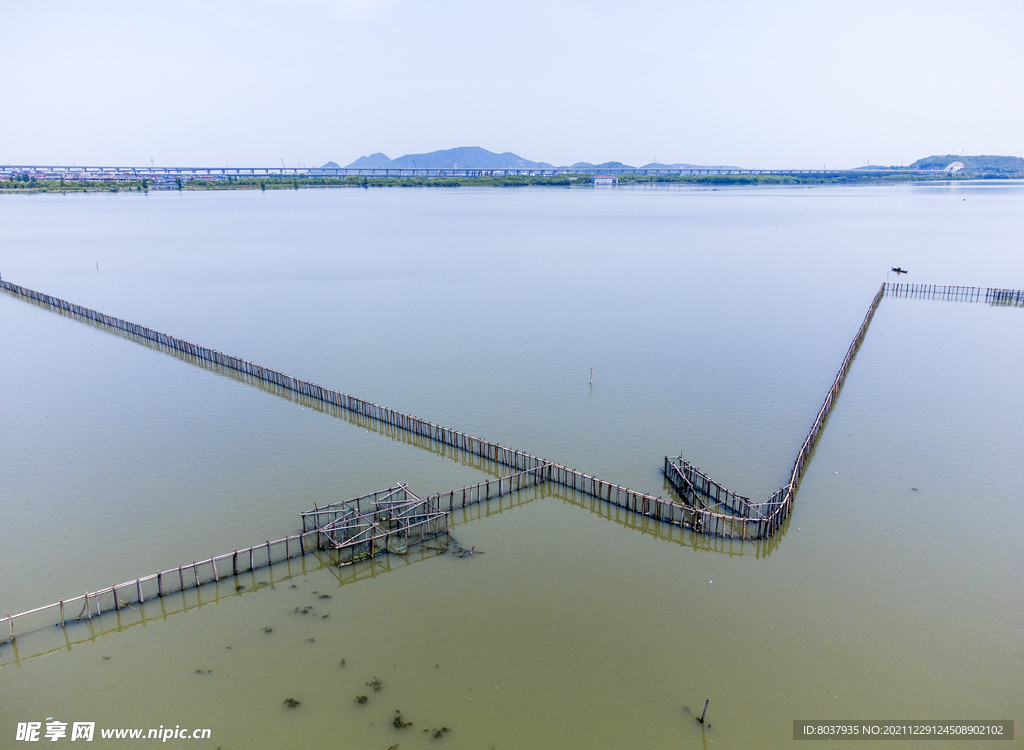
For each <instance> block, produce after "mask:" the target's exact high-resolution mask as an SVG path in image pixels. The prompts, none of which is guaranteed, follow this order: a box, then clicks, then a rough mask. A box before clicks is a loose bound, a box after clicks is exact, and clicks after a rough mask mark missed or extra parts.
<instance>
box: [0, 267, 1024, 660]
mask: <svg viewBox="0 0 1024 750" xmlns="http://www.w3.org/2000/svg"><path fill="white" fill-rule="evenodd" d="M0 288H2V289H4V290H5V291H7V292H8V293H10V294H12V295H14V296H16V297H19V298H21V299H24V300H28V301H30V302H32V303H35V304H37V305H39V306H41V307H44V308H47V309H49V310H52V311H54V312H57V313H58V314H61V315H64V316H66V317H70V318H73V319H75V320H78V321H81V322H84V323H87V324H89V325H92V326H94V327H98V328H102V329H104V330H106V331H108V332H112V333H115V334H117V335H120V336H122V337H124V338H127V339H129V340H131V341H134V342H136V343H140V344H144V345H146V346H149V347H151V348H155V349H158V350H160V351H163V352H165V353H168V354H172V355H174V356H178V357H182V358H185V359H186V360H188V361H195V362H201V363H206V364H208V365H211V366H214V367H217V368H223V369H224V370H227V371H230V372H233V373H235V374H237V375H238V376H239V377H241V378H242V379H244V380H246V381H248V382H251V383H253V384H257V385H261V386H263V387H269V388H270V389H272V390H274V391H276V392H279V393H290V394H293V395H294V396H297V397H299V398H301V399H302V400H309V401H312V402H315V403H319V404H322V405H323V406H324V407H325V408H328V409H331V410H334V409H337V410H342V411H345V412H348V413H351V414H352V415H355V416H356V417H357V418H359V419H360V420H368V421H373V422H376V423H379V424H380V425H382V426H384V427H386V428H389V429H393V430H396V431H401V432H404V433H407V434H409V435H410V436H412V437H414V438H415V439H416V440H417V441H418V442H419V441H424V442H425V443H427V444H429V445H432V446H435V447H437V448H439V449H443V450H445V451H455V452H464V453H467V454H470V455H472V456H477V457H479V458H482V459H484V460H485V461H488V462H492V463H494V464H497V465H500V466H504V467H507V468H510V469H512V470H513V472H512V473H511V474H508V475H506V476H500V477H497V478H495V479H491V480H488V481H485V482H480V483H477V484H474V485H470V486H467V487H462V488H459V489H454V490H451V491H449V492H442V493H438V494H436V495H432V496H430V497H420V496H418V495H416V494H415V493H413V492H412V491H411V490H410V489H409V487H408V485H406V484H398V485H396V486H394V487H391V488H388V489H387V490H381V491H378V492H374V493H370V494H368V495H364V496H361V497H358V498H354V499H352V500H347V501H343V502H339V503H333V504H330V505H327V506H324V507H322V508H317V507H314V509H313V510H311V511H307V512H304V513H302V514H301V516H300V517H301V522H302V531H301V532H299V533H297V534H294V535H290V536H284V537H281V538H279V539H276V540H273V541H271V540H267V541H265V542H263V543H260V544H256V545H253V546H251V547H247V548H244V549H236V550H233V551H232V552H230V553H227V554H223V555H219V556H214V557H211V558H209V559H206V560H202V561H193V562H192V563H191V564H186V565H182V566H179V567H178V568H173V569H170V570H166V571H159V572H157V573H155V574H152V575H147V576H142V577H139V578H137V579H135V580H133V581H127V582H125V583H120V584H115V585H113V586H110V587H107V588H103V589H99V590H97V591H93V592H87V593H85V594H83V595H81V596H77V597H72V598H69V599H61V600H59V601H58V602H56V603H54V604H50V605H46V606H44V607H38V608H36V609H32V610H29V611H27V612H22V613H19V614H14V615H12V614H7V616H6V617H3V616H0V622H3V620H6V621H7V631H8V632H7V638H8V640H9V642H10V643H11V644H12V645H13V644H14V643H15V639H16V636H17V633H16V629H15V623H16V622H18V621H20V624H19V627H18V628H17V630H18V631H20V632H21V633H31V632H34V631H37V630H39V629H41V628H42V627H45V626H48V625H57V626H59V627H62V628H63V627H65V626H66V625H67V623H68V622H74V621H83V620H86V621H88V620H91V619H92V618H93V617H98V616H99V615H101V614H103V613H105V612H119V611H121V610H122V609H124V608H126V607H133V608H134V606H136V605H138V606H140V607H141V606H142V605H143V604H144V603H145V601H146V600H147V599H150V600H153V599H161V598H163V597H165V596H167V595H169V594H174V593H179V592H180V593H181V594H182V595H183V594H184V592H185V591H186V590H189V589H197V590H198V589H199V588H200V587H201V586H203V585H205V584H209V583H219V582H220V580H221V578H227V577H230V576H236V577H237V576H238V575H239V574H242V573H246V572H252V571H255V570H257V569H260V568H265V567H268V566H272V565H275V564H277V563H281V562H285V561H288V560H291V559H293V558H296V557H302V556H304V555H306V554H308V553H310V552H320V553H326V554H327V555H328V559H329V560H330V562H331V564H332V565H336V566H345V565H349V564H352V563H355V562H359V561H363V560H372V559H374V558H375V557H376V556H378V555H381V554H383V553H392V554H407V553H408V552H409V550H410V549H412V548H415V547H421V546H423V545H424V543H425V542H427V541H431V540H440V542H441V547H435V549H438V548H439V549H446V548H447V547H446V545H445V540H446V538H447V535H448V531H449V516H450V515H451V514H452V513H453V512H454V511H456V510H457V509H463V510H464V509H466V508H470V507H472V506H475V505H479V504H481V503H485V502H487V501H490V500H492V499H499V500H500V499H501V498H504V497H508V496H510V495H515V494H517V493H520V492H523V491H524V490H528V489H531V488H537V487H539V486H541V485H548V484H550V485H555V486H557V487H559V488H564V490H567V491H569V492H570V494H572V495H579V496H583V497H584V498H591V499H592V500H596V501H599V502H601V503H607V504H608V505H609V506H615V507H617V508H621V509H623V510H625V511H628V512H629V513H632V514H635V515H638V516H643V517H647V518H649V519H652V520H653V521H655V522H661V523H663V524H667V525H668V526H670V527H677V528H678V529H679V530H680V531H682V530H688V531H691V532H694V533H696V534H701V535H706V536H707V537H711V538H720V539H723V540H736V541H738V542H739V543H745V542H748V541H760V540H767V539H770V538H771V537H772V536H773V535H775V534H776V532H778V531H779V529H780V528H781V527H782V524H783V522H784V521H785V519H786V518H787V517H788V516H789V513H790V512H791V510H792V507H793V501H794V497H795V495H796V492H797V489H798V487H799V482H800V478H801V476H802V475H803V472H804V469H805V468H806V466H807V463H808V462H809V460H810V458H811V454H812V452H813V450H814V446H815V444H816V443H817V440H818V438H819V437H820V435H821V431H822V430H823V429H824V427H825V424H826V422H827V419H828V416H829V414H830V412H831V411H832V408H833V406H834V405H835V402H836V400H837V398H838V396H839V392H840V390H841V389H842V386H843V382H844V381H845V379H846V375H847V373H848V372H849V369H850V366H851V364H852V362H853V359H854V357H855V355H856V353H857V350H858V349H859V348H860V345H861V343H862V342H863V341H864V338H865V336H866V334H867V329H868V327H869V326H870V324H871V319H872V317H873V316H874V313H875V310H876V309H877V308H878V305H879V303H880V302H881V300H882V298H883V297H885V296H895V297H911V298H924V299H938V300H951V301H967V302H986V303H988V304H991V305H998V306H1014V307H1022V306H1024V291H1022V290H1013V289H994V288H984V289H983V288H979V287H961V286H956V287H953V286H933V285H918V284H895V283H883V284H882V285H881V286H880V287H879V289H878V291H877V292H876V293H875V295H874V297H873V298H872V300H871V303H870V305H869V306H868V310H867V313H866V314H865V316H864V319H863V321H862V322H861V324H860V327H859V328H858V329H857V333H856V335H855V336H854V338H853V341H852V342H851V344H850V346H849V348H848V349H847V352H846V355H845V357H844V358H843V361H842V364H841V365H840V368H839V371H838V373H837V375H836V377H835V379H834V380H833V382H832V386H831V388H830V389H829V391H828V393H827V394H826V397H825V400H824V403H823V404H822V406H821V408H820V409H819V410H818V413H817V415H816V417H815V419H814V421H813V423H812V425H811V428H810V431H809V432H808V434H807V437H806V438H805V439H804V441H803V444H802V445H801V446H800V450H799V451H798V453H797V456H796V459H795V461H794V463H793V466H792V469H791V471H790V475H789V481H788V482H787V483H786V484H785V485H784V486H783V487H781V488H779V489H778V490H777V491H776V492H775V493H773V494H772V495H771V497H769V498H768V499H767V500H765V501H763V502H753V501H751V500H750V498H747V497H743V496H741V495H738V494H736V493H735V492H733V491H731V490H729V489H727V488H725V487H724V486H723V485H721V484H719V483H717V482H715V481H714V480H712V479H711V478H710V477H709V476H707V475H706V474H705V473H703V472H702V471H700V470H699V469H698V468H696V467H695V466H693V465H692V464H690V463H689V462H688V461H686V460H685V459H684V458H683V457H682V456H675V457H670V456H666V457H665V459H664V466H663V471H664V474H665V478H666V480H667V482H668V484H669V485H670V486H671V487H672V488H673V489H674V490H675V492H676V493H677V494H678V499H672V498H664V497H660V496H657V497H656V496H653V495H649V494H647V493H643V492H638V491H636V490H631V489H629V488H627V487H623V486H622V485H619V484H615V483H613V482H609V481H606V480H603V479H600V478H598V477H594V476H591V475H588V474H585V473H583V472H580V471H577V470H575V469H572V468H570V467H567V466H563V465H561V464H558V463H556V462H553V461H548V460H545V459H542V458H540V457H538V456H535V455H533V454H530V453H526V452H524V451H520V450H515V449H513V448H509V447H506V446H502V445H500V444H498V443H495V442H491V441H487V440H483V439H481V438H477V437H474V436H472V435H468V434H466V433H464V432H460V431H458V430H454V429H451V428H448V427H443V426H441V425H436V424H434V423H432V422H429V421H426V420H422V419H420V418H418V417H415V416H412V415H410V414H406V413H403V412H399V411H396V410H394V409H390V408H387V407H384V406H380V405H378V404H374V403H372V402H370V401H366V400H363V399H360V398H357V397H355V396H351V395H348V394H344V393H341V392H339V391H335V390H332V389H329V388H324V387H323V386H320V385H317V384H315V383H312V382H309V381H306V380H302V379H300V378H296V377H293V376H290V375H286V374H284V373H281V372H278V371H276V370H272V369H270V368H266V367H263V366H261V365H258V364H255V363H253V362H249V361H247V360H244V359H241V358H239V357H234V356H230V355H227V354H224V353H222V352H218V351H216V350H213V349H209V348H206V347H202V346H199V345H197V344H194V343H191V342H189V341H186V340H184V339H179V338H176V337H174V336H170V335H167V334H164V333H160V332H158V331H154V330H152V329H149V328H147V327H145V326H140V325H138V324H135V323H131V322H129V321H126V320H123V319H121V318H116V317H113V316H110V315H106V314H104V313H100V312H97V311H96V310H92V309H89V308H86V307H82V306H80V305H76V304H73V303H70V302H67V301H65V300H62V299H60V298H57V297H52V296H50V295H47V294H42V293H40V292H37V291H34V290H31V289H26V288H24V287H21V286H18V285H17V284H12V283H10V282H8V281H4V280H2V279H0ZM0 638H3V634H2V633H0ZM3 643H4V641H2V640H0V645H2V644H3Z"/></svg>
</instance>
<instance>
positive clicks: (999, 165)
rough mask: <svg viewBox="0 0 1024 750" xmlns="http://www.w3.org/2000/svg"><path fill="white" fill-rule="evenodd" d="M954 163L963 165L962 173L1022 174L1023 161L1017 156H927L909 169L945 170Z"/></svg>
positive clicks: (1023, 171)
mask: <svg viewBox="0 0 1024 750" xmlns="http://www.w3.org/2000/svg"><path fill="white" fill-rule="evenodd" d="M955 161H958V162H961V163H962V164H963V165H964V168H963V170H962V171H963V172H988V173H996V174H1021V173H1024V159H1022V158H1020V157H1019V156H957V155H956V154H949V155H946V156H929V157H926V158H924V159H918V160H917V161H915V162H914V163H913V164H911V165H910V169H945V168H946V167H948V166H949V165H950V164H952V163H953V162H955Z"/></svg>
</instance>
